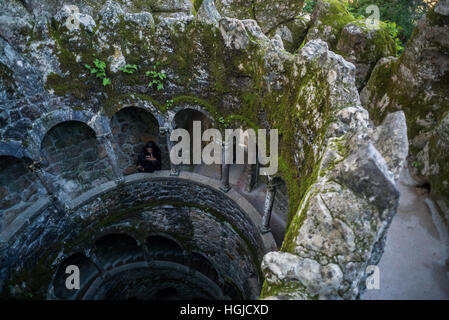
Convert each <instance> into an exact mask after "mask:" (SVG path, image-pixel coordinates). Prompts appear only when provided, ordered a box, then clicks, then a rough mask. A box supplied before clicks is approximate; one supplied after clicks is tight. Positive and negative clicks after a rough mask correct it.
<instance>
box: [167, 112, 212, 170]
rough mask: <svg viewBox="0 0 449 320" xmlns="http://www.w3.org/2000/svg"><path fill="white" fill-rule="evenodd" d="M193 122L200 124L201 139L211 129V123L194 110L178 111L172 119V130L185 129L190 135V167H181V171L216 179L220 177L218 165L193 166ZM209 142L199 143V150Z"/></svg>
mask: <svg viewBox="0 0 449 320" xmlns="http://www.w3.org/2000/svg"><path fill="white" fill-rule="evenodd" d="M194 121H200V122H201V137H200V139H201V138H202V134H203V132H204V131H206V130H207V129H210V128H212V127H213V126H212V121H211V119H209V118H208V117H207V116H206V115H205V114H204V113H203V112H200V111H198V110H194V109H184V110H181V111H179V112H178V113H177V114H176V116H175V117H174V119H173V122H174V129H185V130H187V131H188V132H189V134H190V165H183V166H182V167H181V170H185V171H195V172H198V173H201V174H203V175H206V176H209V177H214V178H218V177H219V175H220V166H219V165H205V164H201V165H199V164H193V139H195V137H194V135H193V124H194ZM175 143H176V142H175ZM208 143H209V142H201V150H202V149H203V147H204V146H206V145H207V144H208Z"/></svg>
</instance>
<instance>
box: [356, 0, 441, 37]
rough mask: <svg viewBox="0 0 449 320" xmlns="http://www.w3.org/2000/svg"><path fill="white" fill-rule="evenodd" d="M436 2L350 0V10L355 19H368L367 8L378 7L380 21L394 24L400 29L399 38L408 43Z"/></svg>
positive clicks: (424, 0) (427, 0) (422, 0)
mask: <svg viewBox="0 0 449 320" xmlns="http://www.w3.org/2000/svg"><path fill="white" fill-rule="evenodd" d="M436 2H437V0H349V9H350V11H351V12H352V13H353V15H354V16H355V17H358V16H363V17H368V16H369V14H368V13H367V12H366V8H367V7H368V6H369V5H377V6H378V7H379V11H380V20H382V21H390V22H394V23H395V24H396V25H397V27H398V29H399V34H398V36H399V38H400V39H401V41H402V43H406V42H407V40H408V39H409V38H410V36H411V35H412V32H413V30H414V28H415V25H416V22H417V21H418V20H419V19H420V18H421V17H422V16H423V15H424V14H425V13H426V11H427V10H428V9H429V7H431V6H434V5H435V4H436Z"/></svg>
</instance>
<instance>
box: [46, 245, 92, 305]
mask: <svg viewBox="0 0 449 320" xmlns="http://www.w3.org/2000/svg"><path fill="white" fill-rule="evenodd" d="M70 265H74V266H77V267H78V268H79V273H80V289H81V292H80V291H79V290H69V289H67V287H66V280H67V277H68V276H70V274H67V273H66V268H67V267H68V266H70ZM98 274H99V271H98V269H97V267H96V266H95V264H94V263H93V262H92V261H91V260H90V259H89V258H88V257H86V256H85V255H84V254H83V253H81V252H77V253H74V254H72V255H70V256H69V257H67V258H66V259H64V261H62V262H61V263H60V264H59V267H58V269H57V271H56V273H55V276H54V278H53V283H52V284H53V294H54V295H55V296H56V298H58V299H75V298H76V296H78V295H79V294H82V292H83V289H84V288H85V287H86V286H87V285H88V284H89V283H90V282H91V281H92V280H93V279H95V277H96V276H97V275H98Z"/></svg>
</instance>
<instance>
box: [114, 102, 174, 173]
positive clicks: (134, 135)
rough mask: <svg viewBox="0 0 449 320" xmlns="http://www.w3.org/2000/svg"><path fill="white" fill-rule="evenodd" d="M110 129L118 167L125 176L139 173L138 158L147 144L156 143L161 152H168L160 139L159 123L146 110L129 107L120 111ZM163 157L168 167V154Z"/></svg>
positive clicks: (164, 143) (115, 115)
mask: <svg viewBox="0 0 449 320" xmlns="http://www.w3.org/2000/svg"><path fill="white" fill-rule="evenodd" d="M110 127H111V132H112V136H113V141H114V151H115V153H116V154H117V158H118V165H119V168H120V170H121V171H122V172H123V174H124V175H129V174H132V173H136V172H137V169H136V161H137V156H138V154H139V153H140V151H141V150H142V148H143V147H144V146H145V144H146V143H147V142H149V141H154V142H156V143H157V144H158V146H159V147H160V149H161V152H162V151H164V150H166V147H165V145H166V141H165V139H161V138H160V137H159V121H158V119H157V118H156V117H155V116H154V115H153V114H152V113H151V112H150V111H149V110H147V109H145V108H140V107H134V106H129V107H125V108H122V109H120V110H119V111H118V112H116V113H115V114H114V115H113V116H112V117H111V123H110ZM161 144H162V147H161ZM162 155H163V161H162V163H164V164H167V165H168V162H167V153H166V152H165V153H163V154H162Z"/></svg>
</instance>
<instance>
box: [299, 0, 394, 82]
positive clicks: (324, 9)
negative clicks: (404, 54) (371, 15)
mask: <svg viewBox="0 0 449 320" xmlns="http://www.w3.org/2000/svg"><path fill="white" fill-rule="evenodd" d="M312 39H321V40H323V41H326V42H327V43H328V45H329V48H330V49H331V50H336V51H338V52H339V53H340V54H341V55H342V56H343V57H344V58H345V59H346V60H347V61H350V62H352V63H354V64H355V66H356V83H357V88H358V89H359V90H361V89H362V88H363V87H364V86H365V84H366V82H367V81H368V78H369V75H370V74H371V71H372V70H373V68H374V66H375V65H376V63H377V61H378V60H379V59H381V58H382V57H388V56H394V55H396V46H395V43H394V40H393V39H392V37H391V35H390V33H389V31H388V28H387V26H386V24H385V23H383V22H379V28H378V29H373V28H371V27H370V28H368V26H367V25H366V20H364V19H356V18H354V17H353V16H352V14H351V13H350V12H349V11H348V10H347V9H346V8H345V6H344V4H343V3H342V2H341V1H338V0H319V1H318V2H317V4H316V5H315V8H314V11H313V13H312V19H311V22H310V27H309V29H308V32H307V36H306V39H305V41H310V40H312Z"/></svg>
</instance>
